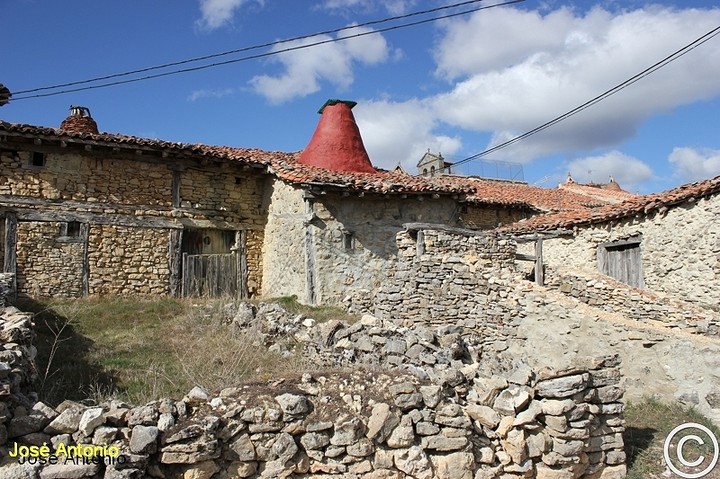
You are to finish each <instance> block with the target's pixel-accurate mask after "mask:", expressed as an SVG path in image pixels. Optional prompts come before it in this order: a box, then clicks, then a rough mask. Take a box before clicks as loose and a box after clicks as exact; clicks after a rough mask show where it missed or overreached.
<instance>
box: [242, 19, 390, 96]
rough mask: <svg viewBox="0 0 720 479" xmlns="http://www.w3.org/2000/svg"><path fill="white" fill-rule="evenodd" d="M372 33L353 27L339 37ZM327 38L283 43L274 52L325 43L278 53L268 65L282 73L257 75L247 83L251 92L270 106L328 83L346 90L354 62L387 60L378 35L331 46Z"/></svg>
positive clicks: (304, 94) (382, 41) (320, 37)
mask: <svg viewBox="0 0 720 479" xmlns="http://www.w3.org/2000/svg"><path fill="white" fill-rule="evenodd" d="M369 31H372V30H371V29H369V28H364V27H357V28H353V29H350V30H345V31H344V32H342V33H341V34H340V35H341V37H344V36H352V35H356V34H358V33H364V32H369ZM332 40H333V37H330V36H329V35H319V36H315V37H312V38H306V39H303V40H298V41H296V42H290V43H283V44H282V45H278V46H276V47H275V51H279V50H283V49H287V48H290V47H297V46H303V45H309V44H313V43H318V42H328V43H323V44H321V45H317V46H313V47H309V48H306V49H301V50H296V51H292V52H287V53H279V54H278V55H275V56H274V57H272V61H274V62H278V63H280V64H281V65H282V66H283V67H284V72H283V73H281V74H279V75H277V76H271V75H258V76H255V77H253V78H252V79H251V80H250V84H251V85H252V87H253V88H254V89H255V91H256V92H257V93H259V94H261V95H263V96H264V97H266V98H267V99H268V100H270V101H271V102H273V103H281V102H283V101H287V100H290V99H292V98H296V97H303V96H307V95H309V94H311V93H315V92H317V91H319V90H320V88H321V83H322V82H328V83H330V84H331V85H333V86H334V87H335V88H336V89H337V90H339V91H343V90H345V89H347V88H348V87H349V86H350V85H351V84H352V82H353V80H354V76H353V64H354V63H355V62H359V63H363V64H366V65H373V64H377V63H381V62H384V61H385V60H387V58H388V53H389V49H388V45H387V43H386V42H385V39H384V38H383V37H382V36H381V35H379V34H372V35H365V36H362V37H358V38H352V39H350V40H346V41H339V42H335V41H332Z"/></svg>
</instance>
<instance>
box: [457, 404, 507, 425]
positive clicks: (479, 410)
mask: <svg viewBox="0 0 720 479" xmlns="http://www.w3.org/2000/svg"><path fill="white" fill-rule="evenodd" d="M465 412H466V413H467V415H468V416H470V417H471V418H472V419H474V420H475V421H477V422H479V423H480V424H482V425H483V426H485V427H489V428H490V429H495V427H496V426H497V425H498V424H500V415H499V414H498V413H497V412H495V410H494V409H493V408H491V407H488V406H483V405H477V404H470V405H468V406H467V408H466V409H465Z"/></svg>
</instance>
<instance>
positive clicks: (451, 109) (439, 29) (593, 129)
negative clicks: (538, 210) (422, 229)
mask: <svg viewBox="0 0 720 479" xmlns="http://www.w3.org/2000/svg"><path fill="white" fill-rule="evenodd" d="M460 1H461V0H442V1H440V0H437V1H436V0H385V1H376V0H185V1H178V2H172V7H169V6H168V5H169V4H168V3H167V2H159V1H147V0H144V1H142V0H124V1H119V0H105V1H102V2H98V1H97V0H92V1H91V0H63V1H62V2H47V1H43V0H12V1H7V0H6V1H5V2H3V3H2V7H3V14H2V15H1V16H0V44H1V45H3V55H2V60H0V83H3V84H4V85H5V86H7V87H8V88H9V89H10V91H11V92H13V94H14V96H13V100H12V101H11V102H10V103H9V104H7V105H5V106H3V107H0V120H3V121H8V122H12V123H26V124H31V125H38V126H49V127H58V126H59V125H60V123H61V121H62V120H63V119H64V118H65V117H66V116H67V115H68V113H69V110H68V109H69V106H70V105H81V106H85V107H87V108H89V109H90V111H91V113H92V116H93V118H94V119H95V120H96V121H97V123H98V126H99V128H100V131H102V132H108V133H120V134H125V135H133V136H138V137H144V138H158V139H162V140H166V141H174V142H184V143H204V144H210V145H225V146H236V147H254V148H262V149H265V150H279V151H297V150H301V149H303V148H304V147H305V146H306V145H307V143H308V142H309V140H310V137H311V136H312V134H313V131H314V130H315V127H316V125H317V122H318V121H319V119H320V116H319V115H318V113H317V112H318V109H319V108H320V107H321V106H322V105H323V104H324V103H325V101H327V100H328V99H335V98H337V99H342V100H353V101H356V102H357V106H356V107H355V108H354V109H353V113H354V115H355V118H356V120H357V123H358V126H359V128H360V132H361V134H362V137H363V140H364V143H365V147H366V149H367V150H368V154H369V156H370V159H371V161H372V162H373V164H374V165H375V166H377V167H381V168H387V169H392V168H394V167H396V166H397V165H398V164H400V165H402V166H403V168H405V170H406V171H408V172H410V173H413V174H414V173H416V171H417V169H416V164H417V162H418V161H419V160H420V158H421V157H422V155H423V154H424V153H425V152H427V151H431V152H433V153H441V154H442V155H443V156H444V157H445V158H446V159H447V160H448V161H451V162H460V161H461V160H463V159H466V158H469V157H472V156H474V155H476V154H478V153H481V152H483V151H485V150H487V149H488V148H491V147H493V146H497V145H499V144H502V143H503V142H505V141H507V140H510V139H512V138H515V137H517V136H519V135H522V134H524V133H526V132H529V131H532V130H533V129H535V128H537V127H538V126H541V125H543V124H545V123H546V122H548V121H550V120H553V119H555V118H557V117H559V116H561V115H563V114H565V113H567V112H570V111H572V110H573V109H575V108H576V107H578V106H580V105H583V104H585V103H586V102H588V101H589V100H592V99H594V98H596V97H598V96H599V95H601V94H603V93H605V92H607V91H608V90H610V89H612V88H614V87H616V86H618V85H620V84H622V83H623V82H625V81H626V80H628V79H630V78H633V77H634V76H636V75H637V74H639V73H641V72H643V71H645V70H646V69H648V68H649V67H651V66H653V65H655V64H657V63H658V62H660V61H661V60H663V59H665V58H667V57H669V56H670V55H672V54H673V53H675V52H677V51H679V50H681V49H682V48H684V47H686V46H687V45H690V44H692V43H693V42H694V41H695V40H697V39H699V38H701V37H702V36H703V35H705V34H707V33H709V32H711V31H713V30H714V29H716V28H718V27H720V2H717V1H709V0H704V1H701V0H682V1H681V0H675V1H670V0H656V1H654V2H646V1H636V0H624V1H616V0H604V1H603V0H596V1H562V0H527V1H524V2H515V3H509V4H508V2H507V1H506V0H485V1H483V2H474V3H468V4H466V5H465V6H462V7H455V8H442V7H447V6H448V5H452V4H456V3H460ZM503 3H506V4H505V5H502V4H503ZM480 7H484V8H483V9H482V10H477V9H478V8H480ZM432 9H438V10H436V11H434V12H430V13H426V14H423V15H413V14H414V13H416V12H420V11H425V10H432ZM469 10H476V11H474V12H468V11H469ZM462 12H467V13H462ZM449 14H456V15H454V16H451V17H448V18H438V17H442V16H448V15H449ZM406 15H407V16H406ZM393 17H401V18H397V19H395V20H391V21H386V22H381V20H386V19H390V18H393ZM411 22H419V23H420V24H418V25H412V26H410V25H407V24H409V23H411ZM719 32H720V31H719ZM715 33H718V32H715ZM298 37H302V38H301V39H297V38H298ZM342 37H347V38H344V39H342ZM707 38H709V39H708V40H707V41H706V42H704V43H702V44H700V45H699V46H697V47H696V48H694V49H692V50H689V51H688V52H687V53H686V54H684V55H682V56H680V57H678V58H677V59H676V60H674V61H672V62H670V63H668V64H667V65H666V66H664V67H663V68H660V69H657V70H656V71H653V72H652V73H650V74H648V75H646V76H644V77H642V78H640V79H638V81H636V82H634V83H632V84H631V85H629V86H627V87H626V88H623V89H621V90H619V91H618V92H617V93H615V94H614V95H612V96H609V97H607V98H606V99H603V100H602V101H600V102H598V103H597V104H595V105H592V106H590V107H588V108H586V109H584V110H582V111H580V112H578V113H577V114H575V115H572V116H570V117H569V118H567V119H565V120H564V121H562V122H559V123H557V124H555V125H553V126H550V127H549V128H546V129H544V130H542V131H540V132H538V133H537V134H534V135H532V136H529V137H527V138H525V139H523V140H522V141H517V142H515V143H513V144H512V145H511V146H509V147H505V148H501V149H498V150H497V151H495V152H493V153H491V154H489V155H486V156H482V159H483V160H484V161H469V162H465V163H463V164H462V165H458V166H457V167H456V168H455V170H454V173H462V174H474V175H483V176H491V177H492V176H497V177H502V178H506V179H516V180H524V181H526V182H528V183H529V184H534V185H538V186H544V187H555V186H556V185H557V184H558V183H561V182H562V181H565V179H566V177H567V175H568V173H570V174H571V175H572V176H573V178H574V179H575V180H576V181H581V182H597V183H604V182H607V181H608V180H609V179H610V177H612V178H614V179H615V180H616V181H617V182H618V183H620V185H621V186H622V187H623V188H624V189H626V190H628V191H632V192H635V193H650V192H656V191H663V190H666V189H669V188H673V187H675V186H678V185H680V184H683V183H688V182H691V181H697V180H702V179H707V178H711V177H714V176H717V175H720V134H719V133H720V80H719V79H720V35H717V36H715V37H711V38H710V37H707ZM292 39H295V40H292ZM284 40H292V41H290V42H288V41H284ZM312 44H317V45H314V46H313V45H312ZM260 45H269V46H265V47H262V48H256V49H249V48H250V47H256V46H260ZM242 49H248V50H245V51H241V52H236V53H233V54H228V55H223V56H218V57H214V58H210V59H207V60H204V61H200V62H192V63H183V64H181V65H178V66H174V67H169V68H164V69H156V70H148V71H145V72H143V73H137V74H134V75H129V76H121V77H114V78H111V79H109V80H105V81H104V82H105V83H107V82H109V81H117V80H136V79H140V78H141V77H144V76H148V75H151V74H157V73H169V72H171V71H173V70H178V69H187V68H193V67H197V66H205V65H209V64H212V63H221V62H222V63H225V64H222V65H216V66H213V67H210V68H202V69H197V70H194V71H189V72H184V73H179V74H172V75H165V76H162V77H159V78H153V79H146V80H139V81H132V82H129V83H125V84H120V85H115V86H108V87H102V88H100V87H98V86H99V85H101V84H102V83H103V81H100V82H91V83H82V84H78V85H75V86H71V87H64V88H59V89H52V90H41V91H37V92H29V93H19V92H22V91H26V90H31V89H35V88H41V87H48V86H54V85H58V84H63V83H70V82H76V81H85V80H91V79H94V78H97V77H103V76H109V75H114V74H119V73H124V72H128V71H134V70H142V69H146V68H150V67H154V66H158V65H164V64H168V63H175V62H182V61H185V60H189V59H193V58H197V57H202V56H207V55H213V54H218V53H222V52H228V51H237V50H242ZM288 49H290V51H282V50H288ZM248 56H255V57H256V58H247V57H248ZM86 86H92V87H93V88H92V89H88V90H83V91H74V92H66V93H62V94H56V95H52V96H44V97H33V96H34V95H38V94H46V93H57V92H62V91H65V90H71V89H75V88H78V87H86Z"/></svg>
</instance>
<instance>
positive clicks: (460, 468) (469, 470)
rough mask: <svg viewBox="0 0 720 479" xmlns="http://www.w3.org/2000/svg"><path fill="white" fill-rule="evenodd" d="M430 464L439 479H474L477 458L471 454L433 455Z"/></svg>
mask: <svg viewBox="0 0 720 479" xmlns="http://www.w3.org/2000/svg"><path fill="white" fill-rule="evenodd" d="M430 462H431V463H432V465H433V470H434V471H435V477H436V478H437V479H473V470H474V468H475V457H474V456H473V455H472V454H471V453H469V452H455V453H452V454H447V455H444V456H440V455H431V456H430Z"/></svg>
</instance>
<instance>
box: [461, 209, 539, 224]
mask: <svg viewBox="0 0 720 479" xmlns="http://www.w3.org/2000/svg"><path fill="white" fill-rule="evenodd" d="M530 216H532V214H531V213H530V212H528V211H526V210H524V209H523V208H511V207H500V206H490V205H486V204H474V203H466V204H463V205H462V206H461V207H460V222H461V223H462V224H463V225H464V226H466V227H468V228H473V229H492V228H496V227H498V226H500V225H509V224H511V223H515V222H516V221H520V220H521V219H523V218H529V217H530Z"/></svg>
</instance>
